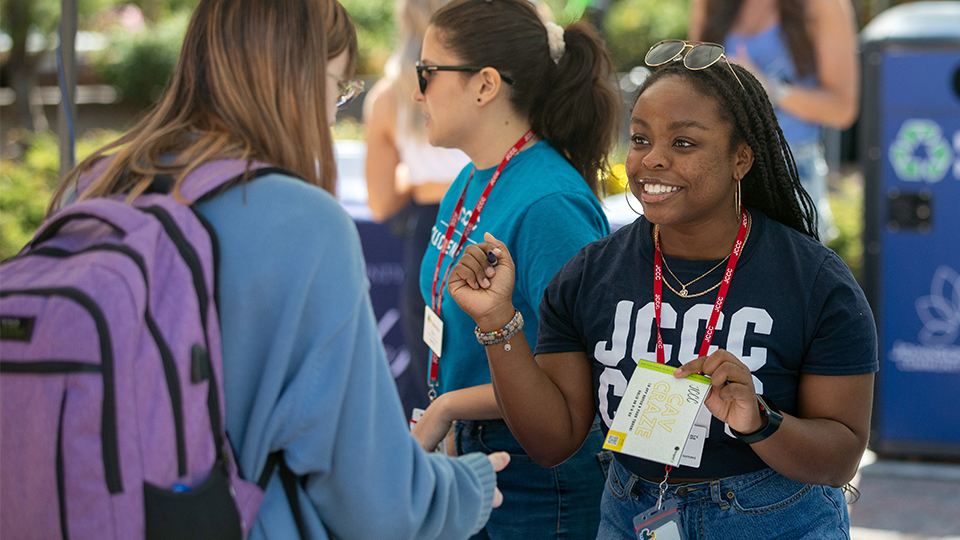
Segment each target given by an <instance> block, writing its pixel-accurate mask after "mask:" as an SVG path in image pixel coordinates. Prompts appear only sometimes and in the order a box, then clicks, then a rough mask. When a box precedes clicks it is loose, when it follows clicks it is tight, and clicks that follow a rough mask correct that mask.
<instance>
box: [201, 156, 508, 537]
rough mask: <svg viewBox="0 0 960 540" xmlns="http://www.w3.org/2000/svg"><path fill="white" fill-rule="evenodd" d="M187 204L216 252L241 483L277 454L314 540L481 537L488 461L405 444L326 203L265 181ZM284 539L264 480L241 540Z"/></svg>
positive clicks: (311, 191) (360, 288) (275, 484)
mask: <svg viewBox="0 0 960 540" xmlns="http://www.w3.org/2000/svg"><path fill="white" fill-rule="evenodd" d="M198 209H199V211H200V212H201V213H202V214H203V215H204V216H205V217H206V218H207V219H208V220H209V221H210V222H211V224H212V225H213V228H214V230H215V231H216V232H217V235H218V238H219V242H220V246H221V248H220V249H221V266H220V270H219V276H220V284H219V286H220V290H219V296H218V297H219V300H220V316H221V328H222V338H223V351H224V352H223V356H224V391H225V394H226V424H227V429H228V432H229V435H230V438H231V441H232V443H233V444H234V446H235V450H236V451H237V453H238V456H239V464H240V468H241V470H242V471H243V472H244V473H245V477H246V478H248V479H250V478H252V479H256V478H257V477H258V476H259V474H260V471H261V470H262V468H263V466H264V463H265V462H266V458H267V456H268V455H269V454H270V453H272V452H274V451H277V450H283V452H284V455H285V457H286V460H287V463H288V464H289V466H290V468H291V469H292V470H293V471H294V472H295V473H297V474H298V475H300V476H303V477H304V478H305V482H304V488H303V489H302V491H301V497H300V501H301V506H302V510H303V515H304V518H305V521H306V524H307V527H308V528H309V529H310V532H311V536H312V537H313V538H328V537H334V538H378V539H408V538H411V539H412V538H418V539H419V538H424V539H426V538H466V537H468V536H470V535H471V534H473V533H474V532H476V531H478V530H479V529H480V528H482V526H483V525H484V523H486V520H487V519H488V517H489V513H490V510H491V505H492V500H493V488H494V486H495V475H494V473H493V470H492V467H491V466H490V463H489V460H488V459H487V458H486V457H485V456H483V455H479V454H476V455H470V456H465V457H463V458H459V459H450V458H447V457H445V456H440V455H436V454H427V453H425V452H424V451H423V450H422V449H421V447H420V445H419V444H418V443H417V441H416V439H414V438H413V437H412V436H411V435H410V433H409V431H408V429H407V422H406V419H405V418H404V417H403V413H402V408H401V405H400V400H399V397H398V395H397V391H396V387H395V386H394V381H393V378H392V376H391V374H390V371H389V367H388V364H387V360H386V355H385V353H384V350H383V345H382V343H381V341H380V338H379V335H378V333H377V326H376V320H375V318H374V315H373V309H372V307H371V304H370V298H369V295H368V283H367V280H366V269H365V264H364V261H363V255H362V252H361V249H360V242H359V235H358V233H357V230H356V227H355V226H354V224H353V222H352V221H351V220H350V218H349V217H348V216H347V215H346V213H345V212H344V211H343V210H342V208H341V207H340V205H339V204H338V203H337V201H336V200H335V199H333V198H332V197H331V196H330V195H329V194H327V193H325V192H323V191H322V190H320V189H318V188H315V187H313V186H310V185H308V184H306V183H304V182H302V181H299V180H296V179H292V178H289V177H284V176H278V175H273V176H267V177H264V178H261V179H258V180H256V181H254V182H252V183H250V184H248V185H245V186H238V187H236V188H233V189H231V190H229V191H228V192H226V193H224V194H222V195H221V196H219V197H217V198H216V199H214V200H212V201H210V202H206V203H203V204H201V205H199V207H198ZM328 535H329V536H328ZM293 537H296V529H295V526H294V522H293V517H292V513H291V512H290V509H289V505H288V503H287V499H286V496H285V494H284V492H283V488H282V486H281V484H280V481H279V478H278V477H277V475H276V474H274V477H273V478H272V479H271V482H270V484H269V485H268V487H267V495H266V498H265V500H264V503H263V506H262V507H261V511H260V514H259V515H258V519H257V523H256V524H255V525H254V527H253V531H252V533H251V538H293Z"/></svg>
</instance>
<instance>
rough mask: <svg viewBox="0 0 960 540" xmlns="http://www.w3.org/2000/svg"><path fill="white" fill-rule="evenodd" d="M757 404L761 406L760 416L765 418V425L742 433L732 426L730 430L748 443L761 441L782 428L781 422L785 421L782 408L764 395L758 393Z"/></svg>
mask: <svg viewBox="0 0 960 540" xmlns="http://www.w3.org/2000/svg"><path fill="white" fill-rule="evenodd" d="M757 404H758V405H759V406H760V417H761V418H762V419H763V425H762V426H761V427H760V429H758V430H757V431H754V432H753V433H740V432H739V431H737V430H735V429H733V428H730V431H731V432H733V434H734V435H736V436H737V438H738V439H740V440H741V441H743V442H745V443H747V444H753V443H756V442H760V441H762V440H764V439H766V438H767V437H769V436H771V435H773V434H774V433H776V432H777V430H778V429H780V423H781V422H783V413H781V412H780V409H778V408H777V406H776V405H774V404H773V402H772V401H770V400H769V399H764V398H763V396H761V395H760V394H757Z"/></svg>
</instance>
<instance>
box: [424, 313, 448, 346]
mask: <svg viewBox="0 0 960 540" xmlns="http://www.w3.org/2000/svg"><path fill="white" fill-rule="evenodd" d="M423 341H424V342H425V343H426V344H427V346H428V347H430V350H431V351H433V353H434V354H436V355H437V356H440V351H441V350H442V349H443V321H442V320H440V316H439V315H437V314H436V313H434V312H433V310H432V309H430V306H425V307H424V311H423Z"/></svg>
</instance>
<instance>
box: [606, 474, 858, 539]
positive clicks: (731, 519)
mask: <svg viewBox="0 0 960 540" xmlns="http://www.w3.org/2000/svg"><path fill="white" fill-rule="evenodd" d="M659 493H660V487H659V485H658V484H655V483H653V482H648V481H646V480H644V479H642V478H639V477H637V476H636V475H634V474H631V473H630V471H628V470H627V469H626V468H624V467H623V465H621V464H620V463H619V462H618V461H617V460H616V459H614V460H613V463H612V464H611V465H610V474H609V476H608V478H607V486H606V489H604V491H603V502H602V504H601V520H600V530H599V533H598V535H597V539H598V540H636V538H637V535H636V533H635V532H634V530H633V517H634V516H636V515H637V514H639V513H641V512H643V511H645V510H648V509H649V508H651V507H653V506H654V505H655V504H657V495H658V494H659ZM666 499H676V501H677V507H678V509H679V512H680V520H681V522H682V524H683V534H684V537H685V538H686V540H706V539H716V538H737V539H742V540H749V539H758V540H759V539H777V538H790V539H810V540H813V539H841V538H842V539H844V540H849V538H850V518H849V516H848V515H847V503H846V499H844V496H843V491H842V490H841V489H838V488H832V487H829V486H814V485H810V484H801V483H800V482H794V481H793V480H790V479H788V478H786V477H784V476H782V475H781V474H779V473H777V472H776V471H774V470H773V469H764V470H761V471H757V472H752V473H747V474H741V475H738V476H731V477H728V478H721V479H720V480H715V481H712V482H700V483H695V484H673V485H668V486H667V492H666V494H665V495H664V500H666Z"/></svg>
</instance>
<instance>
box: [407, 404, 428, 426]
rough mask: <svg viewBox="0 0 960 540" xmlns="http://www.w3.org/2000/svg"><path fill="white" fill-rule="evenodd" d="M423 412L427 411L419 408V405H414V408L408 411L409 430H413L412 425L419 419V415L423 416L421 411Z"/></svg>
mask: <svg viewBox="0 0 960 540" xmlns="http://www.w3.org/2000/svg"><path fill="white" fill-rule="evenodd" d="M425 412H427V411H425V410H423V409H421V408H420V407H414V409H413V410H412V411H411V412H410V431H413V426H415V425H416V424H417V422H419V421H420V417H421V416H423V413H425Z"/></svg>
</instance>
